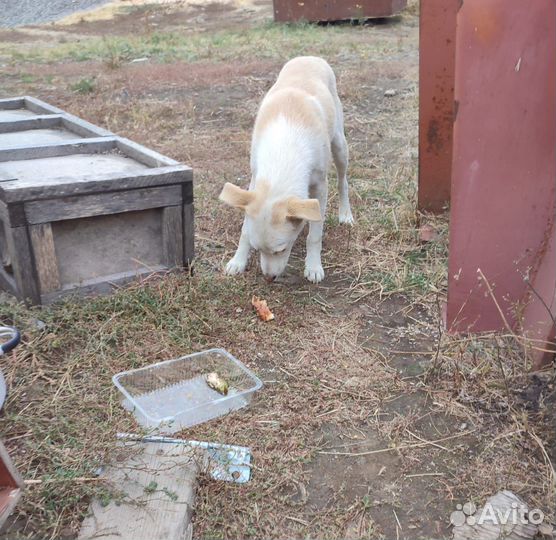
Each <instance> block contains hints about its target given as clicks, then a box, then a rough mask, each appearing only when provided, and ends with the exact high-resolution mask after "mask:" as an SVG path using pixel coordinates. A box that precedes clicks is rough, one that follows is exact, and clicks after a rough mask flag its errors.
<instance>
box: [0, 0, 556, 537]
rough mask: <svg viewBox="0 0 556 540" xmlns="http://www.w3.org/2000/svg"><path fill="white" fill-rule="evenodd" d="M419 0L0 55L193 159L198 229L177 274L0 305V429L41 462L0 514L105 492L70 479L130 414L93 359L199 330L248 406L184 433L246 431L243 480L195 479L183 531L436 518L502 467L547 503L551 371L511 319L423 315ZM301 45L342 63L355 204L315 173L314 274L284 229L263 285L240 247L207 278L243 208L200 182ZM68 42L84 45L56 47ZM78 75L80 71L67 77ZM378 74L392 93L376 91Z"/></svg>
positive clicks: (266, 530)
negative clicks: (323, 22) (475, 331)
mask: <svg viewBox="0 0 556 540" xmlns="http://www.w3.org/2000/svg"><path fill="white" fill-rule="evenodd" d="M416 11H417V9H416V3H415V2H413V3H412V8H411V11H410V13H409V14H408V15H405V16H404V17H403V18H402V20H401V21H399V22H398V23H394V24H389V25H384V26H335V27H331V28H325V27H312V26H300V27H293V28H286V29H281V30H276V29H274V28H272V27H271V26H270V25H266V24H265V25H263V26H260V24H259V22H254V23H252V25H253V26H254V28H253V29H252V30H249V29H247V30H242V31H241V32H239V31H237V30H236V29H234V28H231V29H228V30H220V31H219V33H215V34H214V35H212V34H210V32H209V33H208V35H200V36H197V37H196V38H195V40H193V41H192V43H185V42H184V41H183V40H177V38H176V37H175V35H174V33H172V34H171V35H169V36H166V37H164V30H163V29H159V30H157V31H158V32H159V33H160V34H161V35H162V38H158V39H159V42H158V44H160V43H162V44H163V46H164V47H163V49H162V50H160V51H159V52H158V53H156V55H155V56H157V58H158V59H159V60H163V61H164V62H166V63H157V62H152V63H148V64H142V65H131V66H130V65H126V64H124V63H122V61H121V60H122V59H120V60H119V61H118V62H116V63H115V64H114V65H112V66H111V67H108V65H107V63H110V62H111V58H112V57H114V58H116V56H117V55H115V54H113V55H112V56H111V53H110V50H109V49H107V48H106V44H104V45H103V42H102V40H101V39H100V38H98V39H97V38H95V37H93V38H87V39H91V41H87V40H85V41H86V42H84V43H82V44H81V45H80V46H77V45H76V44H75V43H74V41H70V42H68V43H67V44H61V45H62V48H59V46H60V44H58V45H56V44H54V45H53V46H52V47H51V48H50V49H48V50H47V51H46V52H44V53H40V52H36V53H33V54H42V55H43V56H41V57H40V58H38V60H40V61H41V62H43V61H47V60H48V61H50V60H52V59H61V60H63V61H64V62H63V63H60V64H51V65H49V66H48V68H45V66H44V64H42V63H39V64H36V63H34V58H35V61H36V60H37V58H36V57H33V54H31V53H30V52H29V48H31V49H33V48H34V49H37V47H36V44H35V46H34V47H31V46H30V47H28V48H24V53H23V58H22V57H17V58H16V57H10V59H11V61H13V62H14V64H13V65H14V66H15V62H16V61H17V62H24V64H21V65H19V64H18V67H14V68H11V71H10V72H9V73H6V70H4V74H6V75H7V76H6V78H5V81H6V89H7V91H9V92H11V93H13V94H21V93H30V94H35V95H38V96H39V97H42V98H45V99H48V100H50V101H52V102H53V103H55V104H57V105H59V106H61V107H63V108H66V109H69V110H70V111H71V112H73V113H76V114H78V115H81V116H83V117H85V118H86V119H87V120H89V121H92V122H94V123H97V124H100V125H102V126H103V127H106V128H108V129H112V130H114V131H116V132H119V133H122V134H123V135H125V136H127V137H129V138H132V139H134V140H137V141H138V142H141V143H144V144H146V145H148V146H150V147H153V148H155V149H156V150H159V151H161V152H163V153H166V154H168V155H170V156H172V157H174V158H176V159H180V160H182V161H184V162H186V163H188V164H190V165H192V166H193V168H194V171H195V180H196V187H195V190H196V191H195V192H196V235H197V237H196V241H197V248H198V257H197V266H196V273H195V275H194V276H192V277H191V276H186V275H173V274H169V275H167V276H165V277H164V278H162V279H154V278H151V279H149V280H146V281H144V282H142V283H139V284H137V285H134V286H132V287H130V288H127V289H123V290H120V291H118V292H117V293H116V294H115V295H113V296H111V297H109V298H98V299H92V300H87V301H78V300H72V301H68V302H66V303H64V304H61V305H58V306H53V307H48V308H44V309H35V310H26V309H25V308H24V307H23V306H21V305H18V304H14V303H10V302H4V303H3V304H2V305H1V306H0V321H1V322H2V323H4V324H5V323H14V324H16V325H17V326H18V327H20V328H21V329H22V330H23V335H24V342H23V345H21V346H20V347H19V348H18V349H16V351H15V352H14V353H13V354H12V355H10V356H9V357H7V358H5V359H4V360H3V363H2V368H3V371H4V373H5V375H6V376H7V380H8V384H9V386H10V396H9V399H8V401H7V403H6V406H5V408H4V410H3V413H2V416H1V417H0V426H1V430H2V434H3V440H4V441H5V442H6V445H7V447H8V449H9V451H10V453H11V454H12V455H13V456H14V459H15V461H16V463H17V466H18V468H19V469H20V471H21V472H22V473H23V475H24V476H25V478H26V479H27V480H35V481H36V480H40V482H35V483H31V484H30V485H29V487H28V492H27V494H26V496H25V498H24V501H23V502H22V504H20V505H19V507H18V510H17V513H16V515H15V523H14V524H13V529H12V530H13V531H17V534H19V535H20V536H21V537H35V538H36V537H41V538H63V537H67V538H69V537H72V535H74V534H75V532H76V531H77V529H78V527H79V522H80V519H81V517H82V515H83V513H84V512H85V510H86V508H87V505H88V501H89V500H90V497H92V496H94V495H96V496H100V497H102V498H104V499H105V500H109V499H110V497H111V496H113V493H112V490H111V487H110V486H107V485H102V484H99V483H98V482H94V481H87V480H83V478H86V479H88V478H94V477H95V473H96V470H97V469H98V467H99V466H100V465H101V464H102V463H104V462H105V461H106V460H107V459H109V456H110V453H111V451H112V450H113V445H114V436H115V433H116V432H117V431H121V430H126V431H130V430H131V431H133V430H134V429H135V426H134V424H133V421H132V419H131V418H129V417H128V416H127V415H126V414H125V412H124V411H123V409H122V408H121V406H120V404H119V398H118V396H117V394H116V392H115V390H114V389H113V388H112V385H111V381H110V379H111V376H112V375H113V374H114V373H116V372H118V371H120V370H124V369H130V368H133V367H139V366H143V365H146V364H149V363H151V362H154V361H157V360H162V359H166V358H171V357H174V356H178V355H181V354H185V353H189V352H192V351H197V350H201V349H204V348H208V347H212V346H220V347H224V348H226V349H228V350H229V351H230V352H232V353H233V354H234V355H236V356H237V357H238V358H239V359H241V360H242V361H243V362H245V363H246V364H247V365H248V366H249V367H250V368H252V369H253V370H254V371H255V372H257V373H258V374H259V375H260V376H261V378H262V379H263V380H264V382H265V387H264V389H263V390H262V391H261V392H260V394H259V396H258V398H257V399H256V401H255V402H254V404H253V406H252V407H250V408H249V409H245V410H242V411H240V412H237V413H235V414H232V415H230V416H228V417H226V418H225V419H221V420H219V421H214V422H210V423H208V424H206V425H202V426H199V427H197V428H195V429H192V430H188V431H187V432H184V433H183V434H182V435H183V437H186V438H196V439H200V440H209V441H218V442H226V443H231V444H240V445H246V446H249V447H250V448H251V449H252V452H253V456H254V470H253V479H252V481H251V482H250V483H248V484H246V485H243V486H241V487H240V486H236V485H230V484H223V483H218V482H214V481H212V480H209V479H205V478H203V479H202V481H201V485H200V487H199V490H198V503H197V508H196V512H195V524H194V526H195V535H196V537H198V538H302V537H303V538H305V537H312V538H380V537H385V538H393V537H396V535H397V536H399V537H401V538H402V537H405V538H417V537H419V536H421V537H426V538H432V537H434V538H442V537H447V536H449V534H450V531H449V529H448V528H447V519H448V517H449V514H450V512H451V511H452V510H453V508H454V506H455V503H456V502H464V501H465V500H467V499H472V500H475V501H476V502H480V501H483V500H484V498H485V497H486V496H488V495H491V494H492V493H494V492H495V491H496V490H498V489H501V488H508V489H512V490H514V491H515V492H516V493H518V494H519V495H521V496H522V497H524V498H525V499H526V500H527V501H528V502H529V503H530V504H531V505H533V506H537V507H539V508H541V509H542V510H543V511H545V512H547V514H548V515H549V517H553V516H552V496H553V493H554V471H553V468H552V465H551V463H550V459H549V457H548V456H552V454H551V450H550V448H551V446H550V445H551V444H553V441H554V433H553V431H554V430H553V427H554V422H553V419H552V418H551V417H550V414H549V411H550V410H551V409H550V406H551V404H552V407H553V401H554V397H553V396H554V389H553V384H552V381H551V380H550V378H548V377H546V376H538V377H537V378H536V379H535V378H534V377H532V376H530V375H528V369H529V365H528V362H527V358H526V356H525V355H524V353H523V347H522V343H519V342H516V340H515V338H514V337H513V336H512V335H508V336H502V335H494V334H493V335H485V336H478V337H475V338H472V339H471V338H469V339H463V338H461V337H453V336H447V335H445V334H444V332H443V331H442V329H441V328H442V327H441V325H439V319H440V309H439V306H440V304H441V302H442V301H443V299H444V296H445V274H446V255H447V228H448V224H447V221H446V219H445V218H443V217H440V218H432V217H431V216H419V215H416V213H415V210H414V208H415V189H416V188H415V186H416V147H417V140H416V136H417V128H416V124H417V96H416V86H417V53H416V37H417V19H416V16H415V14H416ZM224 16H225V15H224ZM221 22H222V21H221ZM242 24H243V25H246V26H249V24H250V23H249V21H246V20H244V21H242ZM189 30H192V29H191V28H190V29H189ZM269 37H270V38H272V40H273V41H272V42H271V43H267V44H265V45H264V47H262V45H261V43H262V41H261V40H263V39H265V40H266V39H268V38H269ZM118 40H119V41H117V43H118V44H119V45H118V46H120V45H121V44H122V43H127V44H128V45H129V46H130V47H132V48H131V49H130V51H128V53H126V54H129V55H135V54H137V55H141V54H143V53H144V49H143V48H141V47H146V46H149V47H151V46H152V33H151V32H150V31H149V34H148V35H145V36H142V35H139V36H135V37H133V38H128V37H125V36H123V37H121V38H118ZM176 40H177V41H176ZM114 43H116V42H114ZM209 45H210V47H211V49H210V54H209V48H208V46H209ZM172 47H174V48H175V50H173V49H172ZM300 48H302V49H303V51H304V52H311V53H314V54H321V55H325V56H327V57H328V58H329V59H330V61H331V63H332V64H333V65H334V66H335V68H336V71H337V73H338V76H339V88H340V92H341V97H342V100H343V102H344V106H345V110H346V128H347V136H348V141H349V143H350V151H351V164H350V176H351V196H352V201H353V207H354V213H355V216H356V220H357V225H356V227H355V228H353V229H351V230H347V229H346V228H345V227H341V226H339V225H338V223H337V218H336V209H337V192H336V187H335V181H334V174H333V173H332V174H331V193H330V212H329V217H328V219H327V227H326V233H325V234H326V236H325V244H324V257H323V258H324V264H325V267H326V271H327V279H326V281H325V282H324V283H323V284H322V285H320V286H317V287H316V286H312V285H310V284H308V283H306V282H304V281H303V280H302V279H300V278H299V276H300V275H301V274H302V264H303V256H304V248H303V245H302V242H299V244H298V246H297V247H296V249H295V251H294V256H293V258H292V268H291V271H290V272H289V274H288V275H287V276H286V279H285V280H284V281H283V282H281V283H275V284H273V285H272V286H269V285H266V284H264V282H263V281H262V280H261V279H260V276H259V275H258V271H257V268H256V264H255V263H253V264H252V267H251V269H250V270H249V271H248V272H247V273H246V274H245V275H243V276H239V277H237V278H234V279H226V278H225V277H223V276H222V274H221V271H220V270H221V268H222V265H223V263H224V262H225V261H226V260H227V258H228V257H229V256H230V255H231V254H232V252H233V249H234V248H235V243H236V241H237V238H238V234H239V228H240V216H239V215H237V214H236V213H235V212H234V211H233V210H231V209H228V208H223V207H221V206H220V205H219V204H218V202H217V200H216V195H217V193H218V191H219V189H220V186H221V185H222V183H223V182H224V181H226V180H231V181H239V182H240V183H244V184H245V183H246V182H247V177H248V151H249V136H250V128H251V121H252V117H253V114H254V111H255V110H256V107H257V103H258V101H259V100H260V97H261V96H262V95H263V93H264V92H265V91H266V90H267V89H268V87H269V86H270V84H271V82H272V79H273V77H274V75H275V73H276V72H277V70H278V69H279V66H280V64H281V62H282V61H283V60H285V59H286V58H288V57H289V56H292V55H293V54H295V53H296V52H298V51H299V50H300ZM7 50H10V49H9V47H7V48H6V47H4V48H3V51H4V54H6V55H10V54H11V53H9V52H6V51H7ZM121 50H123V49H117V51H121ZM79 51H82V52H83V55H84V57H83V60H84V58H85V56H86V58H87V59H88V60H87V61H86V62H85V61H83V62H80V61H76V56H75V55H77V54H78V53H79ZM117 51H116V52H117ZM187 51H194V53H195V56H192V57H191V58H189V57H187V56H186V52H187ZM150 52H152V51H150ZM85 53H86V55H85ZM240 54H241V55H242V61H238V60H237V58H238V55H240ZM45 55H47V56H45ZM126 58H127V57H126V56H124V57H123V61H125V60H126ZM232 58H233V60H230V59H232ZM243 58H245V59H247V58H248V59H249V61H245V62H243ZM10 59H9V60H10ZM192 59H193V60H194V61H192ZM8 63H9V62H8ZM92 77H94V80H95V84H94V88H93V89H92V90H91V92H88V93H87V94H86V95H84V94H80V93H79V92H74V91H72V85H75V84H77V83H79V81H80V80H82V79H84V78H92ZM387 88H394V89H396V90H397V95H396V96H395V97H394V98H386V97H384V90H386V89H387ZM424 219H426V220H427V222H428V223H431V224H433V225H434V226H435V228H436V229H437V231H438V239H437V240H435V241H433V242H430V243H428V244H424V245H423V244H420V243H419V242H418V239H417V232H416V228H417V225H418V223H419V222H420V221H422V220H424ZM252 294H257V295H259V296H261V297H263V298H266V299H268V301H269V305H270V307H271V309H272V311H273V312H274V313H275V315H276V321H274V322H273V323H269V324H263V323H261V322H260V321H258V320H257V319H256V317H255V316H254V314H253V313H252V310H251V307H250V299H251V296H252ZM34 318H40V319H41V320H43V321H44V322H45V323H46V330H45V331H38V330H36V329H35V325H34V323H33V319H34ZM335 454H337V455H335ZM353 454H358V455H356V456H354V455H353ZM552 457H553V456H552ZM15 535H16V532H13V535H12V536H11V537H12V538H13V537H16V536H15Z"/></svg>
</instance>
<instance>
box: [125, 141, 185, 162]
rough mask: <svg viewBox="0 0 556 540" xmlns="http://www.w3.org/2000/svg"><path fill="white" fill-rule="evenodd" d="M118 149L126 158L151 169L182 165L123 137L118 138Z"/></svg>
mask: <svg viewBox="0 0 556 540" xmlns="http://www.w3.org/2000/svg"><path fill="white" fill-rule="evenodd" d="M117 147H118V149H119V150H120V151H121V152H122V154H125V155H126V156H129V157H131V158H133V159H135V160H137V161H139V162H141V163H144V164H145V165H147V166H149V167H171V166H173V165H179V164H180V163H179V162H178V161H176V160H175V159H170V158H169V157H166V156H163V155H162V154H159V153H158V152H155V151H154V150H150V149H149V148H146V147H144V146H141V145H140V144H137V143H135V142H133V141H130V140H129V139H125V138H123V137H118V138H117Z"/></svg>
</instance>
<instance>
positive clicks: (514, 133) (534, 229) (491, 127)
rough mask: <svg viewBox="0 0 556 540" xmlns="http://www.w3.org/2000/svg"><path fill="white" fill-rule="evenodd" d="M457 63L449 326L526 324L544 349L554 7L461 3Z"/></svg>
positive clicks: (555, 278)
mask: <svg viewBox="0 0 556 540" xmlns="http://www.w3.org/2000/svg"><path fill="white" fill-rule="evenodd" d="M455 58H456V64H455V65H456V69H455V98H456V100H457V102H458V107H457V117H456V121H455V125H454V140H453V146H454V150H453V154H454V156H453V164H452V194H451V198H452V202H451V218H450V255H449V285H448V310H447V325H448V328H449V329H450V330H453V331H468V330H471V331H485V330H499V329H502V328H504V327H505V326H506V325H508V326H509V327H511V328H512V329H518V328H519V323H520V322H522V323H523V325H524V328H523V330H524V331H525V332H526V333H527V334H528V335H530V336H535V337H536V338H538V339H541V340H543V341H546V340H548V339H549V338H550V337H551V335H553V334H552V332H553V322H552V315H551V314H550V312H549V309H552V313H554V310H555V309H554V308H555V305H556V302H555V291H556V262H555V261H556V257H555V250H556V247H555V242H556V240H555V234H556V229H555V223H554V221H555V215H556V184H555V178H556V152H555V150H556V122H555V118H556V110H555V102H556V94H555V88H556V84H555V82H556V3H555V2H554V0H536V2H535V3H534V5H532V4H530V3H527V2H522V1H521V0H488V1H485V0H464V2H463V5H462V7H461V9H460V10H459V12H458V17H457V31H456V56H455ZM527 282H529V283H530V284H531V286H532V287H533V288H534V289H535V291H536V293H537V294H538V295H539V297H540V298H542V301H541V300H540V299H539V298H538V297H537V296H536V295H535V294H534V293H533V291H532V289H531V287H530V286H529V285H528V283H527ZM543 304H545V305H546V306H548V308H549V309H547V308H546V307H544V305H543Z"/></svg>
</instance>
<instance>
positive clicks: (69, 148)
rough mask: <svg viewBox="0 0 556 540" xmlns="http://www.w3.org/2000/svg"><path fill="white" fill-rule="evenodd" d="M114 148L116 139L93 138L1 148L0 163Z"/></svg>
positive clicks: (97, 151) (106, 150)
mask: <svg viewBox="0 0 556 540" xmlns="http://www.w3.org/2000/svg"><path fill="white" fill-rule="evenodd" d="M115 148H116V137H95V138H91V139H76V140H74V141H57V142H53V143H47V144H38V145H35V146H29V147H27V148H1V149H0V162H2V161H12V160H22V159H37V158H48V157H59V156H69V155H71V154H94V153H99V152H108V151H110V150H113V149H115Z"/></svg>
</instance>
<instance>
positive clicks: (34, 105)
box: [22, 96, 65, 114]
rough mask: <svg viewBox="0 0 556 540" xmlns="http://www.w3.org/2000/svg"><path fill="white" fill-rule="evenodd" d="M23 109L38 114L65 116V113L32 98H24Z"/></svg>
mask: <svg viewBox="0 0 556 540" xmlns="http://www.w3.org/2000/svg"><path fill="white" fill-rule="evenodd" d="M22 100H23V107H24V108H25V109H28V110H30V111H31V112H34V113H37V114H65V111H63V110H62V109H59V108H58V107H55V106H54V105H50V103H46V102H45V101H42V100H40V99H37V98H35V97H31V96H23V97H22Z"/></svg>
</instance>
